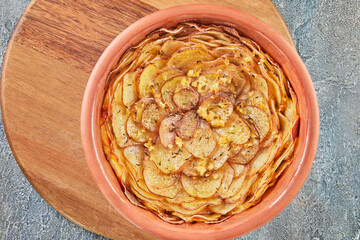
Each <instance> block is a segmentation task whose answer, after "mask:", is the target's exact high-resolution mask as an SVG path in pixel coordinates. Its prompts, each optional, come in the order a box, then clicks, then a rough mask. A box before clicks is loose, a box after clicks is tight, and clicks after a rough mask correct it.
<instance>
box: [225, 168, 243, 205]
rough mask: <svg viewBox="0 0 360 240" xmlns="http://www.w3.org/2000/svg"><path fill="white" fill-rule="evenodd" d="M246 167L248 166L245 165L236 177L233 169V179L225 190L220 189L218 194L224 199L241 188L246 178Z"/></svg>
mask: <svg viewBox="0 0 360 240" xmlns="http://www.w3.org/2000/svg"><path fill="white" fill-rule="evenodd" d="M248 169H249V168H248V167H246V168H245V169H244V171H243V172H242V173H241V174H240V175H239V176H237V177H235V171H234V175H233V179H232V182H231V184H230V186H228V187H227V189H226V191H222V192H221V194H220V195H219V196H220V197H221V198H223V199H225V198H230V197H232V196H234V195H235V194H236V193H238V192H239V191H240V190H241V188H242V186H243V182H244V181H245V179H246V176H247V172H248Z"/></svg>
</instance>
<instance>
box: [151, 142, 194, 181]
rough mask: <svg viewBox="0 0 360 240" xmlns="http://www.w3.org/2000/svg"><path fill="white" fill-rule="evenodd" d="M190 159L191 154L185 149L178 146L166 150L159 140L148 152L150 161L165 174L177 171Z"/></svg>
mask: <svg viewBox="0 0 360 240" xmlns="http://www.w3.org/2000/svg"><path fill="white" fill-rule="evenodd" d="M190 157H191V154H190V153H189V152H188V151H186V149H184V148H179V147H178V146H173V147H172V148H170V149H166V148H165V147H164V146H163V145H162V144H161V142H160V141H159V140H158V141H157V142H156V144H155V145H154V149H153V150H152V151H151V152H150V159H151V160H152V161H153V162H154V163H155V164H156V166H157V167H158V169H160V171H161V172H163V173H167V174H169V173H174V172H176V171H178V170H179V169H180V168H181V167H182V166H183V165H184V164H185V163H186V161H187V160H189V159H190Z"/></svg>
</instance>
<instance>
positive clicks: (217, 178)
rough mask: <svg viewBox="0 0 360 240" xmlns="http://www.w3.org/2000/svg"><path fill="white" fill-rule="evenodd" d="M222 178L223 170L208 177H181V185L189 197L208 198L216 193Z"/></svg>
mask: <svg viewBox="0 0 360 240" xmlns="http://www.w3.org/2000/svg"><path fill="white" fill-rule="evenodd" d="M223 176H224V170H223V168H220V169H219V170H217V171H216V172H214V173H212V174H211V175H210V176H209V177H188V176H186V175H181V184H182V186H183V188H184V190H185V191H186V192H187V193H188V194H189V195H191V196H193V197H198V198H209V197H212V196H213V195H214V194H215V193H216V192H217V191H218V189H219V187H220V185H221V182H222V178H223Z"/></svg>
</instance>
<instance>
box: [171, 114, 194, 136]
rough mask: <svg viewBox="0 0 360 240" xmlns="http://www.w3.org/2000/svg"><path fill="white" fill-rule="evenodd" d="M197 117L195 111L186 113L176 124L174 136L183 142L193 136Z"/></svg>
mask: <svg viewBox="0 0 360 240" xmlns="http://www.w3.org/2000/svg"><path fill="white" fill-rule="evenodd" d="M198 123H199V115H198V114H197V112H196V111H188V112H186V113H185V114H184V116H183V117H182V118H181V120H180V121H178V122H177V123H176V129H175V131H176V134H177V135H178V136H179V137H180V138H182V139H183V140H189V139H190V138H192V137H193V136H194V134H195V131H196V129H197V127H198Z"/></svg>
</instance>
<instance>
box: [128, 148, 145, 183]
mask: <svg viewBox="0 0 360 240" xmlns="http://www.w3.org/2000/svg"><path fill="white" fill-rule="evenodd" d="M123 154H124V157H125V158H126V160H127V162H128V163H130V164H131V166H132V167H133V168H134V170H135V176H134V177H136V179H142V178H143V176H142V172H143V168H142V159H143V157H144V147H143V146H141V145H137V146H130V147H127V148H125V149H124V151H123Z"/></svg>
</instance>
